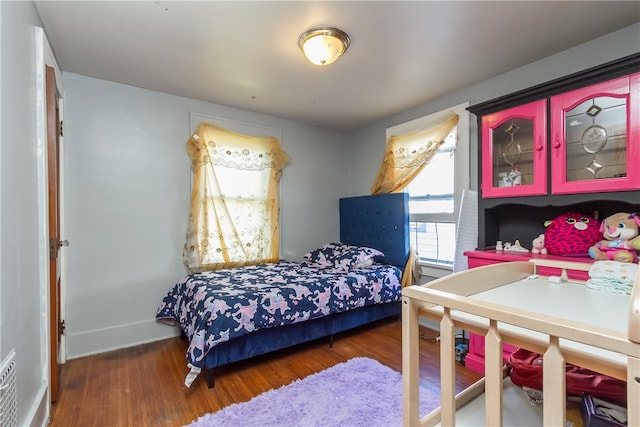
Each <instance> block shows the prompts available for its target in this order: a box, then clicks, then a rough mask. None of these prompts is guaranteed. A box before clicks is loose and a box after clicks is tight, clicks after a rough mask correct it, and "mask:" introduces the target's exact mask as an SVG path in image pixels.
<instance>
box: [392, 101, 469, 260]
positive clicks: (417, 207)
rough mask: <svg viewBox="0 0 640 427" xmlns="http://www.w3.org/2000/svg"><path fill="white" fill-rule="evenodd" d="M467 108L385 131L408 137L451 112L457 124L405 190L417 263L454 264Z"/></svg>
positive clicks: (465, 171)
mask: <svg viewBox="0 0 640 427" xmlns="http://www.w3.org/2000/svg"><path fill="white" fill-rule="evenodd" d="M466 107H467V104H464V105H459V106H457V107H454V108H451V109H447V110H444V111H442V112H439V113H436V114H432V115H430V116H427V117H423V118H420V119H417V120H414V121H412V122H408V123H405V124H402V125H399V126H395V127H394V128H390V129H387V138H389V136H390V135H399V134H407V133H409V132H416V131H420V130H421V129H425V128H428V127H430V126H432V124H433V123H434V122H437V121H438V120H439V119H440V118H441V117H442V116H443V115H445V114H450V113H451V112H454V113H456V114H457V115H458V124H457V125H456V127H454V128H453V130H452V131H451V132H450V133H449V135H448V136H447V137H446V138H445V140H444V143H443V144H442V145H441V146H440V147H439V149H438V151H437V152H436V154H434V155H433V157H432V158H431V160H430V161H429V163H428V164H427V165H426V166H425V167H424V168H423V169H422V171H420V173H419V174H418V175H417V176H415V177H414V178H413V179H412V181H411V182H410V183H409V184H408V185H407V186H406V187H405V191H407V192H408V193H409V210H410V215H411V223H410V231H411V245H412V246H413V247H414V248H415V249H416V252H417V254H418V258H419V260H420V263H421V264H423V265H427V266H432V267H436V268H441V269H447V270H450V269H452V268H453V263H454V260H455V255H456V254H455V248H456V245H455V241H456V221H457V219H458V216H459V210H460V202H461V198H462V192H463V190H464V189H465V188H468V187H469V150H468V146H469V141H468V140H469V138H468V133H469V115H468V112H467V111H466Z"/></svg>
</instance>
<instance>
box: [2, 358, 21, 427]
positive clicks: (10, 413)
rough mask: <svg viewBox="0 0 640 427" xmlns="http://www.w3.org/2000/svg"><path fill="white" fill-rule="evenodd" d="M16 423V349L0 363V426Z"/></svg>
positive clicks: (11, 425) (10, 425) (14, 425)
mask: <svg viewBox="0 0 640 427" xmlns="http://www.w3.org/2000/svg"><path fill="white" fill-rule="evenodd" d="M17 425H18V396H17V391H16V351H15V349H14V350H11V353H10V354H9V355H8V356H7V357H6V359H4V361H3V362H2V365H0V427H16V426H17Z"/></svg>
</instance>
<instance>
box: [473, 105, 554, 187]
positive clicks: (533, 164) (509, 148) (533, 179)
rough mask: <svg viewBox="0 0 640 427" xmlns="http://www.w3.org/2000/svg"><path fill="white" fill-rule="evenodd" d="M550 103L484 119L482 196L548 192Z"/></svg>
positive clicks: (503, 112) (521, 107)
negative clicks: (548, 106)
mask: <svg viewBox="0 0 640 427" xmlns="http://www.w3.org/2000/svg"><path fill="white" fill-rule="evenodd" d="M546 107H547V102H546V100H544V99H543V100H540V101H535V102H531V103H528V104H525V105H520V106H517V107H514V108H509V109H508V110H503V111H499V112H497V113H493V114H489V115H487V116H484V117H483V118H482V197H516V196H535V195H544V194H547V119H546V117H547V108H546Z"/></svg>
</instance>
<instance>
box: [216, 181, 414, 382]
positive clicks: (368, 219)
mask: <svg viewBox="0 0 640 427" xmlns="http://www.w3.org/2000/svg"><path fill="white" fill-rule="evenodd" d="M408 205H409V196H408V194H406V193H395V194H382V195H375V196H359V197H348V198H343V199H340V241H341V242H342V243H347V244H351V245H358V246H367V247H371V248H375V249H378V250H380V251H382V252H383V253H384V254H385V257H384V258H380V259H379V260H377V261H378V262H385V263H387V264H392V265H395V266H398V267H400V268H401V269H403V268H404V266H405V264H406V261H407V259H408V256H409V206H408ZM400 313H401V307H400V301H397V302H392V303H386V304H378V305H372V306H366V307H361V308H357V309H354V310H350V311H346V312H342V313H336V314H331V315H329V316H325V317H321V318H317V319H312V320H308V321H306V322H302V323H295V324H292V325H286V326H279V327H276V328H269V329H261V330H258V331H255V332H252V333H250V334H248V335H244V336H242V337H240V338H237V339H234V340H232V341H228V342H224V343H220V344H218V345H216V346H215V347H214V348H213V349H212V350H211V351H209V353H208V354H207V356H206V357H205V363H204V369H203V373H204V376H205V379H206V381H207V384H208V386H209V387H210V388H211V387H213V386H214V372H213V371H214V368H215V367H217V366H222V365H226V364H228V363H232V362H237V361H240V360H244V359H248V358H251V357H254V356H259V355H262V354H265V353H269V352H272V351H276V350H280V349H283V348H287V347H290V346H293V345H296V344H301V343H304V342H307V341H312V340H315V339H318V338H322V337H330V345H331V344H332V343H333V335H334V334H336V333H339V332H343V331H346V330H349V329H352V328H355V327H358V326H362V325H365V324H367V323H371V322H374V321H376V320H380V319H384V318H387V317H391V316H400Z"/></svg>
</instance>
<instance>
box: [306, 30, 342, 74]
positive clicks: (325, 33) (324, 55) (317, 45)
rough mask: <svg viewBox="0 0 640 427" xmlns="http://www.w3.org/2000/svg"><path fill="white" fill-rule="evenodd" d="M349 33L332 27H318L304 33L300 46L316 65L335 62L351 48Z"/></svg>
mask: <svg viewBox="0 0 640 427" xmlns="http://www.w3.org/2000/svg"><path fill="white" fill-rule="evenodd" d="M350 42H351V40H350V39H349V36H348V35H347V33H345V32H344V31H342V30H339V29H337V28H332V27H317V28H312V29H310V30H308V31H306V32H304V33H303V34H302V35H301V36H300V39H299V40H298V44H299V45H300V48H301V49H302V51H303V52H304V54H305V56H306V57H307V59H309V61H311V62H312V63H313V64H316V65H329V64H331V63H333V62H335V61H336V60H337V59H338V58H339V57H340V56H341V55H342V54H343V53H344V52H345V51H346V50H347V48H348V47H349V43H350Z"/></svg>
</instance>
